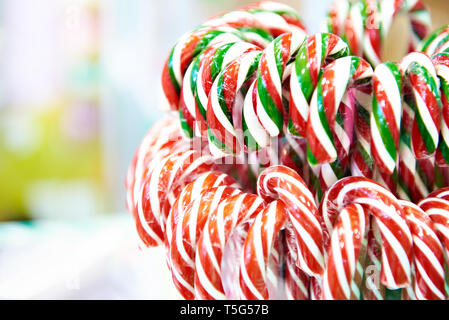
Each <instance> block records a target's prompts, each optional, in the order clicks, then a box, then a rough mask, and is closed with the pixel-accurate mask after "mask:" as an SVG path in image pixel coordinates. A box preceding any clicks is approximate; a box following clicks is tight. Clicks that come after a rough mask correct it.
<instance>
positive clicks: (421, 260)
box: [400, 201, 446, 300]
mask: <svg viewBox="0 0 449 320" xmlns="http://www.w3.org/2000/svg"><path fill="white" fill-rule="evenodd" d="M400 203H401V205H402V208H403V210H404V213H405V217H406V219H407V222H408V225H409V227H410V231H411V233H412V237H413V260H412V261H413V278H414V279H413V284H412V286H411V287H409V288H407V289H406V290H404V291H403V294H404V296H405V297H407V298H409V299H418V300H444V299H445V298H446V297H445V288H444V284H445V283H444V277H445V274H444V253H443V247H442V245H441V243H440V240H439V239H438V236H437V234H436V232H435V230H434V226H433V222H432V219H431V218H430V217H429V215H428V214H426V213H425V212H424V211H423V210H422V209H421V208H420V207H419V206H417V205H415V204H413V203H411V202H409V201H400Z"/></svg>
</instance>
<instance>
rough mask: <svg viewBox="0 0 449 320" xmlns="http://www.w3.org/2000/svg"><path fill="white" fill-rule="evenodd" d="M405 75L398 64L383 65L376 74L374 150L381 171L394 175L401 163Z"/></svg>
mask: <svg viewBox="0 0 449 320" xmlns="http://www.w3.org/2000/svg"><path fill="white" fill-rule="evenodd" d="M401 88H402V83H401V74H400V71H399V68H398V67H397V65H396V64H394V63H392V62H385V63H382V64H379V65H378V66H377V67H376V69H375V70H374V75H373V91H374V94H373V108H372V112H371V117H370V122H371V126H370V127H371V130H370V133H371V151H372V155H373V159H374V161H375V162H376V164H377V166H378V168H379V169H380V170H381V171H382V172H384V173H385V174H387V175H391V174H393V172H394V170H395V168H396V163H397V161H398V158H399V157H398V149H399V133H400V127H401V112H402V101H401Z"/></svg>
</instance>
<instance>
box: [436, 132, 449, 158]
mask: <svg viewBox="0 0 449 320" xmlns="http://www.w3.org/2000/svg"><path fill="white" fill-rule="evenodd" d="M438 148H439V150H440V152H441V155H442V156H443V158H444V161H446V163H449V146H448V145H447V144H446V141H445V140H444V139H443V137H442V136H441V135H440V143H439V144H438Z"/></svg>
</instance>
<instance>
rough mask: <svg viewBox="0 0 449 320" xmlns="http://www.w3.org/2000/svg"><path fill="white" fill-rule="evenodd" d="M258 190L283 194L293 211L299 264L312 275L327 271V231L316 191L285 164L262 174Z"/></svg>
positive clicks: (261, 193)
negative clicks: (325, 246)
mask: <svg viewBox="0 0 449 320" xmlns="http://www.w3.org/2000/svg"><path fill="white" fill-rule="evenodd" d="M257 192H258V194H259V196H260V197H262V198H263V199H266V200H267V201H270V200H272V199H277V198H279V199H280V200H281V201H282V202H283V203H284V204H285V206H286V207H287V209H288V211H289V220H290V221H291V224H292V227H293V230H294V231H295V235H296V240H297V246H298V261H297V263H298V267H299V268H300V269H302V270H303V271H304V272H305V273H307V274H308V275H309V276H317V277H320V276H321V275H322V274H323V271H324V252H323V238H322V237H323V235H322V231H321V225H320V221H321V220H320V218H319V215H318V211H317V208H316V205H315V201H314V198H313V195H312V193H311V192H310V191H309V189H308V188H307V186H306V185H305V184H304V181H303V180H302V178H301V177H300V176H299V175H298V174H297V173H296V172H295V171H293V170H292V169H290V168H288V167H285V166H272V167H269V168H267V169H265V170H264V171H263V172H262V173H261V174H260V176H259V179H258V182H257Z"/></svg>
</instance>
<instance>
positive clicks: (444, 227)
mask: <svg viewBox="0 0 449 320" xmlns="http://www.w3.org/2000/svg"><path fill="white" fill-rule="evenodd" d="M448 193H449V188H442V189H440V190H437V191H435V192H433V193H431V194H430V195H429V196H428V197H427V198H425V199H423V200H421V201H420V202H419V203H418V205H419V207H420V208H421V209H423V210H424V211H425V212H426V213H427V214H428V215H429V217H430V218H431V219H432V221H433V223H434V227H435V229H436V230H437V232H438V237H439V238H440V241H441V243H442V244H443V246H444V249H445V251H446V256H448V254H449V201H448V197H447V194H448Z"/></svg>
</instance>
